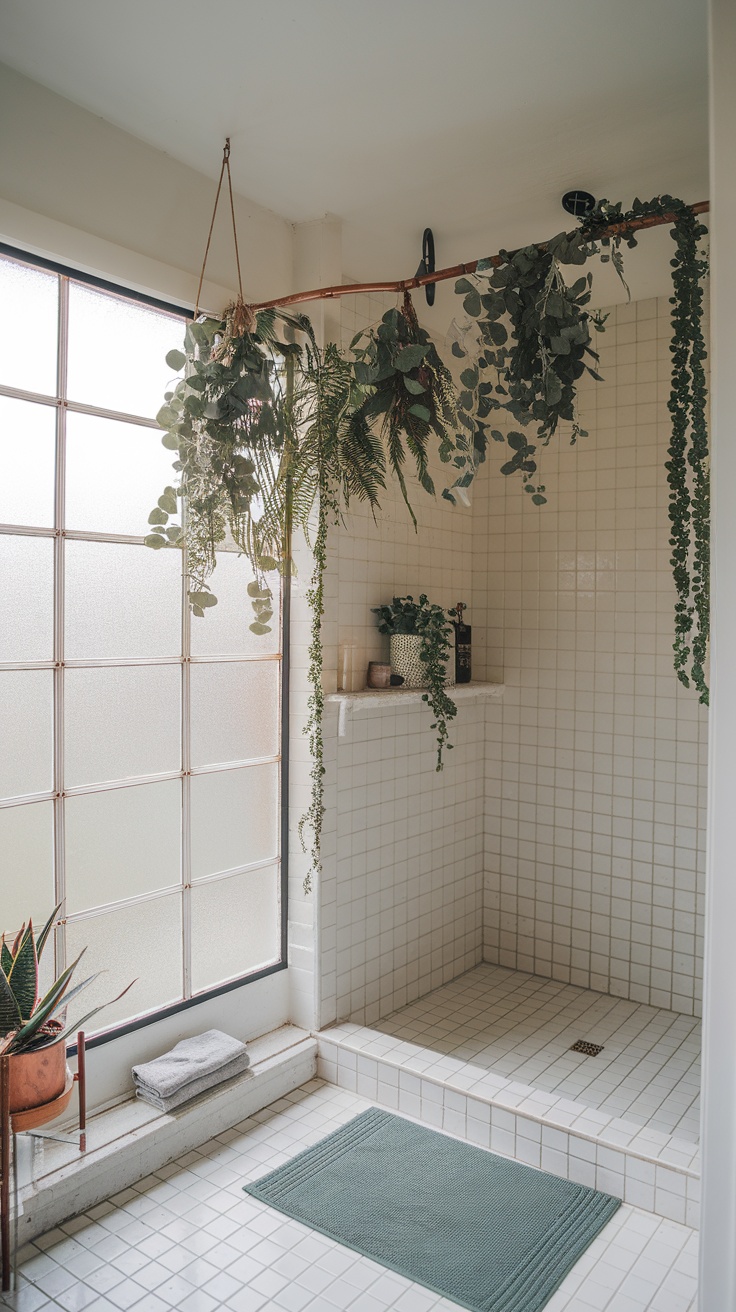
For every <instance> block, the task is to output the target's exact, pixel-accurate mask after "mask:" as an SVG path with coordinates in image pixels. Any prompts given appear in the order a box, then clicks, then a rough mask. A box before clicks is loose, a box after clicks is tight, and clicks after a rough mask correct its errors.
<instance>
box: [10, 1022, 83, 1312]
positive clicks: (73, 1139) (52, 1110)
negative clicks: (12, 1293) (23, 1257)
mask: <svg viewBox="0 0 736 1312" xmlns="http://www.w3.org/2000/svg"><path fill="white" fill-rule="evenodd" d="M11 1061H12V1058H11V1057H9V1056H8V1055H7V1054H6V1055H5V1056H3V1057H0V1244H1V1245H2V1282H1V1283H2V1292H3V1293H7V1292H8V1290H9V1289H10V1282H11V1272H12V1275H13V1277H14V1280H13V1283H14V1285H15V1288H16V1289H17V1287H18V1279H17V1268H16V1257H17V1252H18V1165H17V1155H16V1143H15V1138H16V1135H17V1134H31V1135H34V1136H35V1137H37V1138H39V1139H44V1138H45V1139H57V1140H59V1141H60V1142H62V1143H78V1145H79V1151H80V1153H83V1152H86V1151H87V1079H86V1066H85V1044H84V1031H83V1030H80V1031H79V1033H78V1034H77V1072H76V1074H75V1075H71V1076H69V1077H68V1079H67V1081H66V1085H65V1087H64V1091H63V1093H61V1094H59V1097H58V1098H54V1099H53V1101H52V1102H46V1103H42V1104H41V1106H40V1107H29V1108H28V1110H27V1111H22V1112H11V1111H10V1062H11ZM75 1084H77V1085H78V1086H79V1129H78V1130H72V1131H71V1132H70V1133H68V1134H54V1133H52V1132H51V1131H48V1130H41V1129H40V1127H41V1126H42V1125H46V1124H47V1123H48V1122H49V1121H53V1120H55V1119H56V1117H57V1116H61V1115H62V1113H63V1112H65V1111H66V1109H67V1107H68V1106H69V1103H70V1101H71V1096H72V1092H73V1090H74V1085H75ZM11 1136H12V1152H11ZM11 1164H12V1170H13V1195H14V1197H13V1222H14V1224H13V1246H12V1255H13V1260H12V1263H11V1245H10V1214H11V1213H10V1171H11Z"/></svg>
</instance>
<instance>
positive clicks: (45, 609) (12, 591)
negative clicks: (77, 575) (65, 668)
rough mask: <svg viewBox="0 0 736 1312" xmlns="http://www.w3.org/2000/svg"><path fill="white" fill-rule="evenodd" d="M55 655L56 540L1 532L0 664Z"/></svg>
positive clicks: (49, 658)
mask: <svg viewBox="0 0 736 1312" xmlns="http://www.w3.org/2000/svg"><path fill="white" fill-rule="evenodd" d="M53 656H54V543H53V539H52V538H31V537H16V536H15V535H14V534H10V533H0V661H3V662H8V661H12V662H13V663H14V664H15V663H20V662H21V661H50V660H53Z"/></svg>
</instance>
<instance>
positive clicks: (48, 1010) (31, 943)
mask: <svg viewBox="0 0 736 1312" xmlns="http://www.w3.org/2000/svg"><path fill="white" fill-rule="evenodd" d="M60 906H61V903H60V904H59V906H57V907H54V910H53V911H52V912H51V915H50V916H49V918H48V920H47V921H46V924H45V925H44V927H43V929H42V930H41V933H40V934H39V935H38V937H36V933H35V931H34V928H33V922H32V921H31V920H29V921H28V924H27V925H23V926H22V928H21V929H20V930H19V932H18V934H17V935H16V937H15V940H14V942H13V945H12V947H9V946H8V944H7V943H6V942H5V935H4V934H3V937H2V941H1V942H0V1053H6V1052H7V1053H8V1054H10V1055H12V1054H15V1053H21V1052H31V1051H35V1050H37V1049H38V1048H44V1047H46V1046H47V1045H48V1044H50V1043H56V1042H58V1040H59V1039H62V1038H65V1037H66V1035H67V1033H69V1032H70V1031H68V1030H66V1029H65V1021H62V1020H60V1019H59V1017H58V1015H57V1013H58V1012H59V1011H62V1010H65V1008H66V1007H67V1006H68V1005H69V1003H70V1002H71V1000H72V998H75V997H77V995H78V994H80V993H81V992H82V990H83V989H85V988H86V987H87V985H88V984H91V983H92V981H93V980H94V979H97V975H98V974H99V973H100V972H99V971H98V972H97V974H95V975H90V976H88V978H87V979H84V980H82V981H81V982H80V983H79V984H76V985H75V986H74V988H73V989H71V990H70V989H69V985H70V983H71V979H72V975H73V974H74V971H75V970H76V968H77V966H78V965H79V962H80V959H81V957H82V956H83V955H84V952H85V951H86V949H84V948H83V949H82V952H80V954H79V956H78V957H77V959H76V961H73V962H72V964H71V965H70V966H67V968H66V970H63V971H62V972H61V974H60V975H59V978H58V979H57V980H55V981H54V983H53V984H52V985H51V988H50V989H48V991H47V992H46V993H45V994H44V996H43V997H41V996H40V994H39V980H38V963H39V961H40V960H41V954H42V952H43V950H44V947H45V946H46V941H47V939H48V937H49V934H50V933H51V929H52V926H53V923H54V921H55V919H56V917H57V915H58V913H59V908H60ZM134 982H135V981H132V983H134ZM130 987H131V985H130V984H128V985H127V987H126V988H124V989H123V992H122V993H119V994H118V997H117V998H113V999H111V1001H113V1002H117V1001H118V998H122V996H123V994H124V993H127V992H128V989H129V988H130ZM104 1006H109V1003H101V1004H100V1006H98V1007H95V1008H94V1009H93V1010H92V1011H88V1012H87V1014H86V1015H85V1016H83V1017H82V1019H81V1020H78V1021H77V1022H76V1024H75V1026H74V1028H75V1030H78V1029H81V1027H82V1026H83V1025H84V1024H85V1022H86V1021H88V1020H89V1019H90V1018H91V1017H92V1016H96V1015H97V1012H98V1011H101V1010H102V1008H103V1007H104Z"/></svg>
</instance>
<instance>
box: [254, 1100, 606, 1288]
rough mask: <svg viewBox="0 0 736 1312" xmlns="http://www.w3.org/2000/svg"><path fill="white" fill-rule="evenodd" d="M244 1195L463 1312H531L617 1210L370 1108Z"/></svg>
mask: <svg viewBox="0 0 736 1312" xmlns="http://www.w3.org/2000/svg"><path fill="white" fill-rule="evenodd" d="M245 1190H246V1193H249V1194H252V1195H253V1196H254V1198H260V1199H261V1200H262V1201H263V1202H264V1203H269V1204H270V1206H272V1207H277V1208H278V1209H279V1211H281V1212H285V1213H286V1214H287V1216H291V1217H294V1219H295V1220H297V1221H302V1222H303V1223H304V1225H308V1226H311V1228H312V1229H313V1230H319V1231H321V1233H322V1234H325V1235H329V1236H330V1237H331V1238H332V1239H337V1240H338V1241H339V1243H341V1244H346V1245H347V1247H348V1248H353V1249H355V1251H356V1252H358V1253H362V1254H363V1256H365V1257H370V1258H373V1260H374V1261H376V1262H381V1263H382V1264H383V1266H387V1267H390V1268H391V1269H392V1270H393V1271H398V1272H399V1274H400V1275H403V1276H407V1277H408V1278H409V1280H416V1281H418V1282H419V1283H420V1284H422V1285H426V1286H427V1288H428V1289H432V1290H434V1292H435V1293H437V1294H442V1295H444V1297H445V1298H450V1299H453V1300H454V1302H456V1303H460V1304H461V1306H462V1307H466V1308H470V1309H471V1312H539V1309H541V1308H543V1307H544V1305H545V1303H546V1302H547V1301H548V1299H549V1298H550V1297H551V1296H552V1294H553V1293H554V1291H555V1290H556V1289H557V1287H558V1286H559V1285H560V1284H561V1282H562V1280H563V1279H564V1277H565V1276H566V1275H567V1273H568V1271H569V1270H570V1269H571V1267H573V1266H574V1265H575V1263H576V1262H577V1260H578V1258H579V1257H580V1255H581V1254H582V1253H583V1252H584V1251H585V1249H586V1248H587V1247H588V1244H589V1243H590V1242H591V1241H592V1240H593V1239H594V1238H595V1236H596V1235H597V1234H598V1233H599V1231H600V1230H602V1228H603V1226H604V1225H605V1224H606V1222H607V1221H608V1220H609V1219H610V1217H611V1216H613V1213H614V1212H615V1211H616V1209H617V1208H618V1207H620V1205H621V1204H620V1200H619V1199H618V1198H611V1197H610V1195H608V1194H602V1193H598V1192H597V1191H596V1190H595V1189H588V1188H586V1187H585V1186H584V1185H579V1184H572V1183H571V1182H570V1181H569V1180H558V1179H557V1177H556V1176H554V1175H549V1174H548V1173H547V1172H546V1171H536V1170H534V1169H533V1168H532V1167H531V1166H524V1165H522V1163H521V1162H512V1161H508V1160H507V1159H506V1158H505V1157H498V1156H496V1154H495V1153H490V1152H487V1151H485V1150H484V1149H482V1148H474V1147H472V1146H471V1145H470V1144H466V1143H462V1142H461V1141H460V1140H458V1139H451V1138H450V1137H449V1136H448V1135H445V1134H438V1133H437V1132H436V1131H435V1130H427V1129H425V1128H424V1127H423V1126H421V1125H415V1124H414V1123H413V1122H412V1121H406V1120H404V1119H403V1118H402V1117H400V1116H392V1115H391V1113H390V1112H384V1111H381V1110H379V1109H378V1108H376V1107H374V1108H371V1109H370V1111H367V1112H362V1113H361V1115H360V1116H356V1117H355V1119H354V1120H352V1121H348V1123H347V1125H343V1126H342V1127H341V1128H340V1129H339V1130H335V1132H334V1133H333V1134H330V1135H329V1136H328V1137H327V1138H326V1139H322V1141H321V1142H320V1143H317V1144H315V1145H314V1146H313V1147H312V1148H307V1149H306V1151H305V1152H303V1153H300V1154H299V1156H298V1157H295V1158H293V1159H292V1161H290V1162H287V1163H286V1164H285V1165H284V1166H280V1167H279V1168H278V1170H277V1171H273V1172H272V1173H271V1174H270V1175H266V1176H264V1177H263V1178H262V1179H260V1180H256V1181H254V1183H253V1184H249V1185H246V1186H245Z"/></svg>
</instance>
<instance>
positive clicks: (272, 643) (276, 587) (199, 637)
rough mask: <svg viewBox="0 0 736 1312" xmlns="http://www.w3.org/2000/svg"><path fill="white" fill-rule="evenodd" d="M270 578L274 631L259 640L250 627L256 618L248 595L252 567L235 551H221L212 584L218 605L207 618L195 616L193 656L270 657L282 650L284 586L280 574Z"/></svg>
mask: <svg viewBox="0 0 736 1312" xmlns="http://www.w3.org/2000/svg"><path fill="white" fill-rule="evenodd" d="M269 577H270V579H271V586H272V588H273V591H274V594H275V597H274V605H275V610H274V615H273V619H272V620H271V621H270V623H271V626H272V627H271V632H270V633H266V634H263V635H262V636H261V637H259V636H258V634H256V633H251V632H250V630H249V628H248V625H249V624H252V623H253V621H254V619H255V615H254V613H253V607H252V606H251V603H250V597H249V596H248V584H249V583H252V581H253V575H252V573H251V569H250V565H249V564H248V562H247V560H246V559H245V557H244V556H238V555H237V554H236V553H235V552H234V551H218V553H217V567H216V569H215V572H214V574H213V575H212V582H211V584H210V586H211V588H212V591H213V592H214V594H215V596H216V597H217V605H216V606H212V607H210V609H209V610H207V611H206V612H205V615H204V618H203V619H198V618H197V617H196V616H193V617H192V655H193V656H270V655H271V653H272V652H276V651H278V650H279V593H280V587H281V584H280V580H279V577H278V575H270V576H269Z"/></svg>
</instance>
